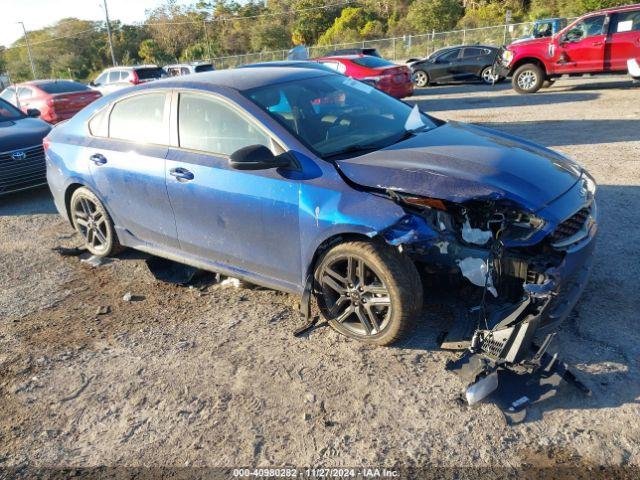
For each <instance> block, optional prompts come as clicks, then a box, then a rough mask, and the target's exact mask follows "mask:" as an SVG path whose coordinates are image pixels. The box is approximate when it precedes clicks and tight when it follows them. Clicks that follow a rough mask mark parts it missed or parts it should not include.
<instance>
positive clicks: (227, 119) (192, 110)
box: [178, 93, 271, 155]
mask: <svg viewBox="0 0 640 480" xmlns="http://www.w3.org/2000/svg"><path fill="white" fill-rule="evenodd" d="M178 134H179V138H180V146H181V147H183V148H191V149H194V150H202V151H205V152H211V153H222V154H225V155H231V154H232V153H233V152H235V151H236V150H238V149H240V148H242V147H246V146H249V145H258V144H259V145H265V146H267V147H270V145H271V141H270V140H269V137H268V136H267V135H265V134H264V133H262V132H261V131H260V130H259V129H258V128H257V127H256V126H255V125H253V124H252V123H251V122H249V121H248V120H247V119H246V118H245V117H243V116H242V115H240V114H239V113H238V112H236V111H235V110H233V109H232V108H231V107H229V106H227V105H225V104H224V103H222V102H221V101H218V100H216V99H214V98H211V97H208V96H206V95H198V94H191V93H182V94H180V104H179V106H178Z"/></svg>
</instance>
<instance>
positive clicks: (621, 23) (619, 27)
mask: <svg viewBox="0 0 640 480" xmlns="http://www.w3.org/2000/svg"><path fill="white" fill-rule="evenodd" d="M611 24H612V29H611V32H613V33H624V32H632V31H638V30H640V10H634V11H631V12H620V13H616V14H615V15H614V16H613V20H612V22H611Z"/></svg>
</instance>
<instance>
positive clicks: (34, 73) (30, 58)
mask: <svg viewBox="0 0 640 480" xmlns="http://www.w3.org/2000/svg"><path fill="white" fill-rule="evenodd" d="M18 23H19V24H20V25H22V31H23V32H24V42H25V43H26V44H27V53H28V54H29V63H30V64H31V73H32V74H33V79H34V80H35V79H36V67H35V65H34V64H33V56H32V55H31V45H29V35H27V29H26V28H25V26H24V22H18Z"/></svg>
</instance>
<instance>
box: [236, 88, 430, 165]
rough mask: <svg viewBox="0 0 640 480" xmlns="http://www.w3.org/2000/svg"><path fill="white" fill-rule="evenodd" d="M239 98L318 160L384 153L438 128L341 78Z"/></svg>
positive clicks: (424, 117) (392, 100)
mask: <svg viewBox="0 0 640 480" xmlns="http://www.w3.org/2000/svg"><path fill="white" fill-rule="evenodd" d="M244 94H245V95H246V96H247V97H249V98H250V99H251V100H252V101H253V102H255V103H256V104H258V105H259V106H260V107H261V108H262V109H264V110H266V112H267V113H268V114H269V115H270V116H271V117H273V118H274V119H275V120H277V121H278V122H279V123H280V124H282V125H283V126H284V127H285V128H286V129H287V130H289V131H290V132H291V133H292V134H293V135H295V136H296V137H297V138H298V139H299V140H301V141H302V142H303V143H304V144H305V145H307V146H308V147H309V148H310V149H311V150H313V151H314V152H315V153H316V154H317V155H319V156H321V157H323V158H328V157H332V156H335V155H339V154H342V153H351V154H357V153H358V152H359V151H364V150H366V149H369V150H371V149H379V148H384V147H386V146H388V145H391V144H393V143H396V142H398V141H400V140H402V139H403V138H405V137H406V136H407V135H408V134H409V133H410V131H411V130H420V129H431V128H435V127H436V126H438V125H439V123H436V122H437V120H435V119H432V118H431V117H429V116H427V115H425V114H423V113H420V112H419V111H418V110H417V109H415V110H413V109H412V107H411V106H409V105H407V104H406V103H403V102H401V101H399V100H396V99H395V98H393V97H390V96H388V95H386V94H384V93H382V92H381V91H380V90H377V89H376V88H374V87H371V86H369V85H366V84H364V83H361V82H358V81H357V80H353V79H351V78H348V77H343V76H342V75H323V76H320V77H314V78H307V79H304V80H295V81H290V82H285V83H279V84H275V85H266V86H263V87H259V88H255V89H252V90H248V91H246V92H244ZM416 117H417V118H416Z"/></svg>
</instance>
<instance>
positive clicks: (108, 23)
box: [102, 0, 118, 67]
mask: <svg viewBox="0 0 640 480" xmlns="http://www.w3.org/2000/svg"><path fill="white" fill-rule="evenodd" d="M102 3H103V4H104V16H105V18H106V19H107V35H108V36H109V49H110V50H111V63H113V66H114V67H115V66H117V65H118V64H117V63H116V54H115V53H113V41H112V40H111V23H110V22H109V10H108V9H107V0H102Z"/></svg>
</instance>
